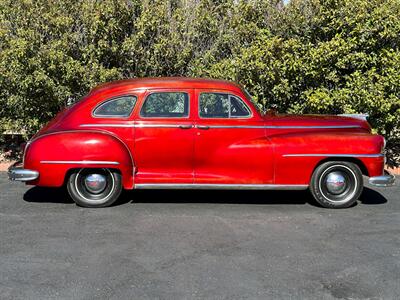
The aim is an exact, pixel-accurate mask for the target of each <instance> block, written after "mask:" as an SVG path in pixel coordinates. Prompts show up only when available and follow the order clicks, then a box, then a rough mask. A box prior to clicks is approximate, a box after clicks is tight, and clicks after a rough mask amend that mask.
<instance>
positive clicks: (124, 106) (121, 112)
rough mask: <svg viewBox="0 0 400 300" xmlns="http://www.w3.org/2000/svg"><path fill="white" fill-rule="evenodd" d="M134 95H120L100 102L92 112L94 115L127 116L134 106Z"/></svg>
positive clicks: (135, 98) (135, 99)
mask: <svg viewBox="0 0 400 300" xmlns="http://www.w3.org/2000/svg"><path fill="white" fill-rule="evenodd" d="M136 101H137V97H136V96H121V97H117V98H113V99H110V100H107V101H105V102H103V103H102V104H100V105H99V106H98V107H97V108H96V109H95V110H94V112H93V115H94V116H95V117H106V118H107V117H124V118H126V117H129V116H130V115H131V113H132V110H133V108H134V107H135V104H136Z"/></svg>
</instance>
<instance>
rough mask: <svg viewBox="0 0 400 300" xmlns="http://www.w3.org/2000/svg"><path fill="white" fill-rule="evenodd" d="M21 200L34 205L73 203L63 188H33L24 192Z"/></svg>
mask: <svg viewBox="0 0 400 300" xmlns="http://www.w3.org/2000/svg"><path fill="white" fill-rule="evenodd" d="M23 199H24V200H25V201H26V202H34V203H64V204H72V203H74V201H73V200H72V199H71V198H70V197H69V195H68V192H67V190H66V189H65V188H46V187H38V186H35V187H32V188H31V189H29V190H27V191H26V192H25V194H24V197H23Z"/></svg>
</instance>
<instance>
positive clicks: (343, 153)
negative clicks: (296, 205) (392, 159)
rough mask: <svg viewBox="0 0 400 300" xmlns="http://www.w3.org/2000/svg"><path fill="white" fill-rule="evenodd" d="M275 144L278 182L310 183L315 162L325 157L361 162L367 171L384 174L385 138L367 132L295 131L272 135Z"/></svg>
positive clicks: (371, 173) (366, 173)
mask: <svg viewBox="0 0 400 300" xmlns="http://www.w3.org/2000/svg"><path fill="white" fill-rule="evenodd" d="M271 140H272V142H273V144H274V147H275V160H276V172H275V183H279V184H292V183H301V184H308V183H309V182H310V179H311V176H312V173H313V171H314V169H315V168H316V166H317V165H318V164H319V163H321V162H322V161H326V160H352V161H354V162H359V163H360V164H361V165H362V166H363V167H364V169H365V175H368V176H378V175H382V172H383V166H384V156H383V155H382V154H381V151H382V148H383V143H384V141H383V138H382V137H381V136H379V135H373V134H370V133H367V132H340V131H330V132H329V131H325V132H321V131H320V132H296V133H288V134H282V135H275V136H273V137H271Z"/></svg>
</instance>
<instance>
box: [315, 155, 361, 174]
mask: <svg viewBox="0 0 400 300" xmlns="http://www.w3.org/2000/svg"><path fill="white" fill-rule="evenodd" d="M329 161H345V162H351V163H354V164H355V165H357V166H358V167H359V168H360V170H361V173H362V174H363V175H365V176H369V173H368V169H367V167H366V166H365V164H364V163H363V162H362V160H360V159H359V158H356V157H338V156H330V157H326V158H324V159H321V160H320V161H319V162H318V163H317V164H316V165H315V167H314V169H313V173H314V172H315V170H316V169H317V168H318V167H319V166H320V165H322V164H323V163H326V162H329Z"/></svg>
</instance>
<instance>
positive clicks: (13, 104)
mask: <svg viewBox="0 0 400 300" xmlns="http://www.w3.org/2000/svg"><path fill="white" fill-rule="evenodd" d="M399 45H400V1H398V0H292V1H290V2H289V3H288V4H287V5H284V4H283V2H281V1H279V0H247V1H245V0H218V1H212V0H168V1H164V0H105V1H96V0H0V119H1V123H0V129H4V128H10V127H14V128H16V129H18V128H24V129H25V130H27V132H28V133H31V132H33V131H35V130H37V129H38V128H39V127H40V126H42V124H43V123H45V122H46V121H48V120H49V119H50V118H51V117H52V116H53V115H54V114H55V113H56V112H57V111H58V110H59V109H60V108H61V107H62V106H64V105H65V104H66V103H67V102H68V101H76V100H78V99H79V98H81V97H82V96H83V95H84V94H86V93H87V92H88V91H89V90H90V88H92V87H93V86H95V85H97V84H98V83H100V82H105V81H110V80H114V79H120V78H127V77H144V76H195V77H211V78H220V79H230V80H234V81H237V82H239V83H241V84H243V85H244V86H245V87H246V88H247V89H248V90H249V91H250V93H251V94H252V95H253V96H254V98H255V100H256V101H257V102H258V103H259V104H260V106H262V107H263V108H267V107H269V106H271V105H276V106H277V107H278V110H279V111H280V112H289V113H335V114H336V113H367V114H369V116H370V118H369V121H370V123H371V124H372V126H373V128H374V130H375V131H376V132H378V133H380V134H383V135H384V136H385V137H386V138H387V140H388V147H389V149H390V151H391V152H390V153H389V154H390V158H391V163H392V164H393V163H396V161H397V162H398V161H399V152H400V149H399V148H400V146H399V144H400V130H399V122H400V49H399Z"/></svg>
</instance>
